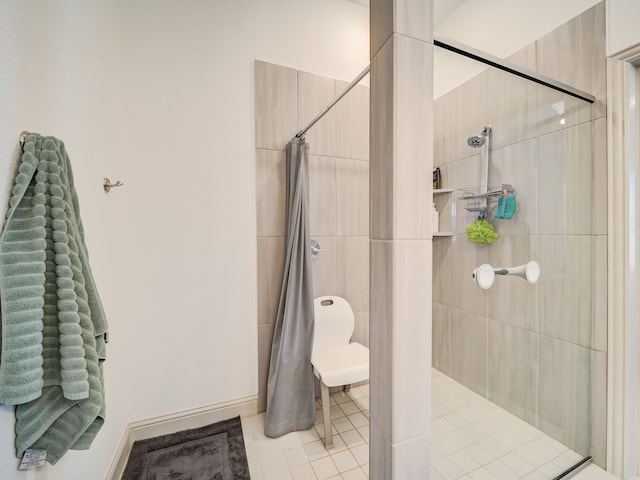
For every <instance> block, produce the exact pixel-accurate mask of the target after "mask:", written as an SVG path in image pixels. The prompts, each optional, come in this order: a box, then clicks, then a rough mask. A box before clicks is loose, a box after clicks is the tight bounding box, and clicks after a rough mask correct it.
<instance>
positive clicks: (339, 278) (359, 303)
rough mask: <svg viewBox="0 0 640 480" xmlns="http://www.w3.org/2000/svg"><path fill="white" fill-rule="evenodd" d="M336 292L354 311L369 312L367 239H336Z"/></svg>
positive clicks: (362, 237) (361, 237)
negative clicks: (341, 295) (342, 294)
mask: <svg viewBox="0 0 640 480" xmlns="http://www.w3.org/2000/svg"><path fill="white" fill-rule="evenodd" d="M335 270H336V290H337V291H340V292H344V297H345V298H346V299H347V301H348V302H349V304H350V305H351V308H353V310H354V311H366V310H369V237H364V236H360V237H338V238H337V239H336V264H335Z"/></svg>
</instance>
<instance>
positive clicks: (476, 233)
mask: <svg viewBox="0 0 640 480" xmlns="http://www.w3.org/2000/svg"><path fill="white" fill-rule="evenodd" d="M498 237H499V235H498V232H496V229H495V228H493V225H491V224H490V223H489V222H487V221H486V220H477V221H475V222H473V223H470V224H469V225H467V238H468V239H469V240H470V241H472V242H473V243H479V244H481V245H486V244H488V243H492V242H493V241H495V240H497V238H498Z"/></svg>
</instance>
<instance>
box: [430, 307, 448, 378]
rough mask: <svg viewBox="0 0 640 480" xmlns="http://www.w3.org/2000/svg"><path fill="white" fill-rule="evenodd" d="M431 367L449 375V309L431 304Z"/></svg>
mask: <svg viewBox="0 0 640 480" xmlns="http://www.w3.org/2000/svg"><path fill="white" fill-rule="evenodd" d="M432 317H433V336H432V338H433V340H432V343H433V366H434V368H437V369H438V370H440V371H441V372H442V373H444V374H446V375H451V308H450V307H449V306H447V305H442V304H440V303H434V304H433V313H432Z"/></svg>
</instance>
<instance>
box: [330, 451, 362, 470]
mask: <svg viewBox="0 0 640 480" xmlns="http://www.w3.org/2000/svg"><path fill="white" fill-rule="evenodd" d="M331 459H332V460H333V463H335V464H336V467H338V471H339V472H346V471H347V470H352V469H354V468H356V467H358V462H357V461H356V459H355V458H354V457H353V455H352V454H351V452H350V451H349V450H345V451H344V452H340V453H336V454H331Z"/></svg>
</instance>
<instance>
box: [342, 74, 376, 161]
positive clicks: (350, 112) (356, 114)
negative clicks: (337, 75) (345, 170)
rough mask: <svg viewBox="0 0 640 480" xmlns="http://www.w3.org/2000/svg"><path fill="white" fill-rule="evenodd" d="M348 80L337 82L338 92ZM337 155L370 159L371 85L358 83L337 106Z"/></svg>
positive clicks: (344, 86)
mask: <svg viewBox="0 0 640 480" xmlns="http://www.w3.org/2000/svg"><path fill="white" fill-rule="evenodd" d="M347 85H348V83H347V82H340V81H337V82H336V89H337V91H338V92H342V91H344V89H345V88H346V87H347ZM335 114H336V136H335V139H336V154H335V155H336V156H337V157H343V158H352V159H358V160H369V87H367V86H365V85H356V86H355V87H353V88H352V89H351V91H349V93H347V94H346V95H345V96H344V97H342V100H340V102H339V103H338V104H337V105H336V106H335Z"/></svg>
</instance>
